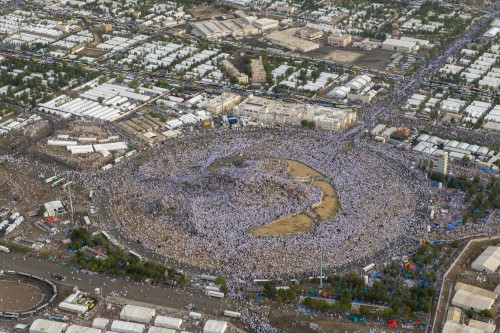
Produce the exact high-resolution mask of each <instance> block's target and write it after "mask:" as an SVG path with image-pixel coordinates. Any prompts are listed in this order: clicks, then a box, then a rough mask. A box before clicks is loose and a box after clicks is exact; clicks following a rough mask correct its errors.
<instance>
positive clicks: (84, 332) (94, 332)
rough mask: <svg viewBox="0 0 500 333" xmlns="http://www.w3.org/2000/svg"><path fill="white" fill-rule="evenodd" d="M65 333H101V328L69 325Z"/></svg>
mask: <svg viewBox="0 0 500 333" xmlns="http://www.w3.org/2000/svg"><path fill="white" fill-rule="evenodd" d="M66 333H102V330H101V329H98V328H92V327H85V326H79V325H71V326H70V327H68V329H67V330H66Z"/></svg>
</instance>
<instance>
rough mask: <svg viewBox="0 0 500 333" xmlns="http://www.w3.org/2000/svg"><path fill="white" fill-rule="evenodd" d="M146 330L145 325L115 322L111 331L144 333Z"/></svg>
mask: <svg viewBox="0 0 500 333" xmlns="http://www.w3.org/2000/svg"><path fill="white" fill-rule="evenodd" d="M145 328H146V326H144V324H137V323H129V322H127V321H121V320H113V323H112V324H111V331H113V332H117V333H143V332H144V329H145Z"/></svg>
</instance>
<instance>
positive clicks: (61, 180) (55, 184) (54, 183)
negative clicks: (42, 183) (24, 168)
mask: <svg viewBox="0 0 500 333" xmlns="http://www.w3.org/2000/svg"><path fill="white" fill-rule="evenodd" d="M65 179H66V178H61V179H58V180H56V181H55V182H53V183H52V185H50V186H52V187H56V186H57V185H59V184H61V183H62V182H63V181H64V180H65Z"/></svg>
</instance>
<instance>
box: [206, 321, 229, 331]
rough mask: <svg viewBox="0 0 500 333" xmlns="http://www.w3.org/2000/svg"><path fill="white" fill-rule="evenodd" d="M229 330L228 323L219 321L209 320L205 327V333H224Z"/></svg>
mask: <svg viewBox="0 0 500 333" xmlns="http://www.w3.org/2000/svg"><path fill="white" fill-rule="evenodd" d="M226 329H227V322H225V321H219V320H207V322H206V323H205V326H204V327H203V333H224V332H225V331H226Z"/></svg>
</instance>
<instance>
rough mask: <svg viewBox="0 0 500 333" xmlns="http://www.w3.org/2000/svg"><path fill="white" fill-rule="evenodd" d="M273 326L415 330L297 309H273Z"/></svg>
mask: <svg viewBox="0 0 500 333" xmlns="http://www.w3.org/2000/svg"><path fill="white" fill-rule="evenodd" d="M269 320H270V322H271V324H272V325H273V326H277V327H279V328H281V329H283V330H285V331H286V332H289V333H310V332H313V330H314V328H313V327H314V326H316V327H318V328H319V332H328V333H357V332H359V333H365V332H369V330H370V329H373V328H377V329H380V330H382V331H385V332H413V331H414V330H412V329H402V328H401V327H399V328H389V327H387V326H381V325H374V324H370V325H368V324H355V323H353V322H351V321H349V320H347V319H344V318H338V317H337V318H331V317H327V316H323V315H316V316H312V315H309V314H307V315H306V314H303V315H297V313H296V310H295V309H292V310H288V309H273V310H271V313H270V315H269Z"/></svg>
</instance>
